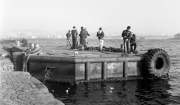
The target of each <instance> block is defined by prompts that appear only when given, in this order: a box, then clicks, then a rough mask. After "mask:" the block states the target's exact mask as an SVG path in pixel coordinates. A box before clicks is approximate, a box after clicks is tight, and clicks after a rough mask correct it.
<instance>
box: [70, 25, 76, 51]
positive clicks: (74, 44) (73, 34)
mask: <svg viewBox="0 0 180 105" xmlns="http://www.w3.org/2000/svg"><path fill="white" fill-rule="evenodd" d="M71 34H72V42H73V45H72V49H76V48H77V35H78V32H77V30H76V27H75V26H73V29H72V30H71Z"/></svg>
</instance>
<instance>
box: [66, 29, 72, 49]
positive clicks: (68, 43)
mask: <svg viewBox="0 0 180 105" xmlns="http://www.w3.org/2000/svg"><path fill="white" fill-rule="evenodd" d="M66 37H67V42H66V45H67V46H71V41H70V37H71V31H70V30H69V31H68V33H67V34H66Z"/></svg>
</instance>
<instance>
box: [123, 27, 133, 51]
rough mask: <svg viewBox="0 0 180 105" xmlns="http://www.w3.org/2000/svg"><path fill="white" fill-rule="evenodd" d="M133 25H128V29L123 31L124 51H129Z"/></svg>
mask: <svg viewBox="0 0 180 105" xmlns="http://www.w3.org/2000/svg"><path fill="white" fill-rule="evenodd" d="M130 29H131V27H130V26H128V27H127V29H126V30H124V31H123V32H122V37H123V45H124V52H125V53H126V52H127V53H129V38H130V35H131V31H130Z"/></svg>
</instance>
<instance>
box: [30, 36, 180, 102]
mask: <svg viewBox="0 0 180 105" xmlns="http://www.w3.org/2000/svg"><path fill="white" fill-rule="evenodd" d="M29 41H30V42H35V43H39V44H40V46H42V47H43V46H62V45H65V42H66V40H65V39H43V40H42V39H31V40H29ZM138 43H139V44H138V48H137V50H138V51H143V50H147V49H150V48H162V49H164V50H166V51H167V52H168V54H169V55H170V59H171V69H170V76H171V78H170V79H169V80H149V81H144V80H134V81H123V82H104V83H100V82H99V83H84V84H77V85H73V84H72V85H67V84H60V83H50V82H45V85H46V86H47V87H48V89H49V91H50V92H51V93H52V94H53V95H54V96H55V97H56V98H57V99H58V100H61V101H63V102H64V103H65V104H66V105H93V104H94V105H180V50H179V49H180V40H142V41H138ZM120 44H122V40H118V39H106V40H105V46H112V47H120ZM89 46H98V40H97V39H89Z"/></svg>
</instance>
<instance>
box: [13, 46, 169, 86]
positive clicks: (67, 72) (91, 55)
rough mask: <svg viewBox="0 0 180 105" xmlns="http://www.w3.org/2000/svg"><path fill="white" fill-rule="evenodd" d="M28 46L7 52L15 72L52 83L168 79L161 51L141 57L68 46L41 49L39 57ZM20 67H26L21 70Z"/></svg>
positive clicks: (167, 70)
mask: <svg viewBox="0 0 180 105" xmlns="http://www.w3.org/2000/svg"><path fill="white" fill-rule="evenodd" d="M27 49H30V48H29V47H20V46H14V47H13V48H11V50H10V52H11V55H12V60H13V62H14V66H15V68H14V69H15V70H16V71H25V72H26V71H27V72H29V73H30V74H31V75H32V76H33V77H35V78H37V79H39V80H49V81H55V82H68V83H73V82H75V83H77V82H92V81H116V80H117V81H121V80H132V79H155V78H156V79H157V78H158V79H159V78H160V79H162V78H167V77H168V73H169V69H170V58H169V55H168V54H167V52H166V51H164V50H162V49H149V50H148V51H146V52H144V53H141V54H129V55H126V54H124V53H122V52H113V51H112V52H110V51H101V52H100V51H97V50H93V51H86V50H85V51H79V50H72V49H70V47H65V46H59V47H42V48H40V49H41V51H42V53H41V54H40V55H36V54H30V55H29V56H28V58H26V63H23V62H24V52H25V51H27ZM23 65H25V66H26V70H24V67H23Z"/></svg>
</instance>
